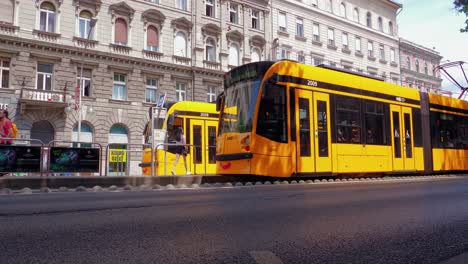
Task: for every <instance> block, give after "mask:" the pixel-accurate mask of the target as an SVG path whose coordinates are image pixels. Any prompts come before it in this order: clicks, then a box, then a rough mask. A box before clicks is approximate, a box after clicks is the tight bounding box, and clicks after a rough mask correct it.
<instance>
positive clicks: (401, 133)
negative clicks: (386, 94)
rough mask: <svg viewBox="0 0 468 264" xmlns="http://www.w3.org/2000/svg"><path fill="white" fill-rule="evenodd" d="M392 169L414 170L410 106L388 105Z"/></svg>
mask: <svg viewBox="0 0 468 264" xmlns="http://www.w3.org/2000/svg"><path fill="white" fill-rule="evenodd" d="M390 112H391V115H390V116H391V123H392V124H391V128H392V132H391V135H392V151H393V170H394V171H410V170H415V165H414V148H413V127H412V124H413V121H412V120H411V119H412V115H411V108H410V107H404V106H396V105H391V106H390Z"/></svg>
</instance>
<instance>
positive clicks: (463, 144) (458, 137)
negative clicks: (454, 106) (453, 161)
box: [431, 112, 468, 149]
mask: <svg viewBox="0 0 468 264" xmlns="http://www.w3.org/2000/svg"><path fill="white" fill-rule="evenodd" d="M467 119H468V117H463V116H457V115H452V114H446V113H439V112H431V136H432V145H433V147H436V148H449V149H468V121H467Z"/></svg>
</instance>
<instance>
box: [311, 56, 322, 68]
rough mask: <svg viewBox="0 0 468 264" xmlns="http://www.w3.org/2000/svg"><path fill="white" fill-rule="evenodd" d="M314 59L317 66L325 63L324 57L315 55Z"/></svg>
mask: <svg viewBox="0 0 468 264" xmlns="http://www.w3.org/2000/svg"><path fill="white" fill-rule="evenodd" d="M312 60H313V64H314V65H315V66H317V65H320V64H323V59H322V58H318V57H314V58H313V59H312Z"/></svg>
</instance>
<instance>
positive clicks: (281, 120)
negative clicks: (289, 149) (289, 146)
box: [257, 83, 288, 143]
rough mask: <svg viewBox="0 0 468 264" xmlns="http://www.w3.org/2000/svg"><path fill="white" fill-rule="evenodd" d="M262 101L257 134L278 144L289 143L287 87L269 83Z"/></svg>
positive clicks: (264, 88)
mask: <svg viewBox="0 0 468 264" xmlns="http://www.w3.org/2000/svg"><path fill="white" fill-rule="evenodd" d="M261 99H262V100H261V102H260V110H259V112H258V122H257V134H259V135H261V136H264V137H266V138H268V139H271V140H274V141H277V142H282V143H286V142H288V133H287V123H286V122H287V118H286V115H287V112H286V87H285V86H282V85H276V84H269V83H267V84H266V85H265V86H264V87H263V93H262V98H261Z"/></svg>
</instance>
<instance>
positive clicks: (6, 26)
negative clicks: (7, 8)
mask: <svg viewBox="0 0 468 264" xmlns="http://www.w3.org/2000/svg"><path fill="white" fill-rule="evenodd" d="M18 29H19V27H17V26H14V25H13V24H10V23H5V22H1V21H0V33H1V34H10V35H13V34H15V33H16V32H17V31H18Z"/></svg>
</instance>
